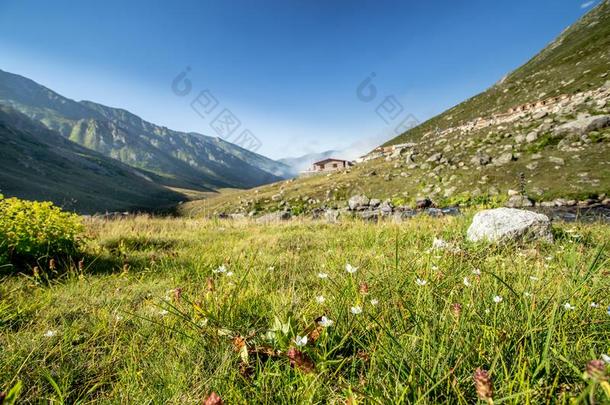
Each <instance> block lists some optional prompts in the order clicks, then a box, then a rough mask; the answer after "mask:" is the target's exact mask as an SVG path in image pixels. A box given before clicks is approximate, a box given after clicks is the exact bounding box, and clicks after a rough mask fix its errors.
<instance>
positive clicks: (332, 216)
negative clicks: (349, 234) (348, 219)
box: [324, 210, 340, 224]
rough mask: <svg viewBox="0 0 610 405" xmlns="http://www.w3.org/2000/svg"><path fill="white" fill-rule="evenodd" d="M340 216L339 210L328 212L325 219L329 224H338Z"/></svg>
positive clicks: (325, 213)
mask: <svg viewBox="0 0 610 405" xmlns="http://www.w3.org/2000/svg"><path fill="white" fill-rule="evenodd" d="M339 216H340V213H339V210H326V211H325V212H324V219H325V220H326V222H328V223H329V224H336V223H337V222H339Z"/></svg>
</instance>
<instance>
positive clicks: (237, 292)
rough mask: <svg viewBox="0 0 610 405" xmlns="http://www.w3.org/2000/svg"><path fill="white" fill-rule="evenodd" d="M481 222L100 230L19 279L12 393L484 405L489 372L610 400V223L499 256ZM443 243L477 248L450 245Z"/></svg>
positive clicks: (9, 359) (534, 388) (8, 351)
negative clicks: (438, 245)
mask: <svg viewBox="0 0 610 405" xmlns="http://www.w3.org/2000/svg"><path fill="white" fill-rule="evenodd" d="M470 219H471V215H470V214H467V215H465V216H464V217H446V218H438V219H434V218H424V217H421V218H416V219H414V220H410V221H407V222H405V223H403V224H400V225H396V224H390V223H384V224H378V225H372V224H365V223H361V222H351V221H348V222H344V223H340V224H335V225H330V224H324V223H315V222H310V221H303V222H300V221H292V222H289V223H283V224H277V225H268V226H257V225H253V224H250V223H247V222H243V223H240V222H231V221H220V220H219V221H214V220H191V219H154V218H148V217H144V216H142V217H136V218H133V219H126V220H121V221H106V222H103V221H99V222H97V221H94V222H90V223H89V224H88V233H89V241H88V245H87V251H88V256H87V257H86V258H85V261H84V266H81V267H82V269H81V270H78V269H76V267H78V266H77V265H73V266H71V267H73V269H72V270H69V271H67V272H66V273H64V274H62V275H56V276H55V277H53V278H52V279H50V280H49V279H46V278H44V277H35V276H32V275H23V274H22V275H5V276H3V278H2V283H1V284H0V347H1V348H2V350H0V390H7V389H8V388H10V387H12V386H14V385H15V384H16V383H17V382H18V381H21V382H22V387H23V388H22V391H21V401H22V402H38V401H40V400H44V401H53V402H67V403H74V402H77V401H81V402H84V403H91V402H116V403H119V402H121V403H163V402H168V403H202V401H203V400H204V399H205V398H206V397H208V395H209V394H210V393H211V392H212V391H214V392H216V393H217V394H218V395H219V396H220V397H221V398H222V399H223V400H224V402H225V403H227V404H237V403H311V402H316V403H326V402H328V403H346V402H347V403H357V402H359V403H401V402H415V401H417V400H419V401H420V402H421V403H441V402H450V403H474V402H476V400H477V399H476V398H477V394H476V392H475V385H474V383H473V373H474V372H475V370H476V369H477V368H479V367H480V368H482V369H485V370H488V371H489V373H490V376H491V380H492V381H493V388H494V394H493V397H494V400H495V403H515V404H522V403H528V402H530V403H546V402H559V403H563V402H568V401H569V399H570V398H578V399H579V400H580V401H585V400H590V399H591V398H595V397H596V398H597V399H598V400H599V401H600V402H604V401H605V402H608V401H610V392H608V391H606V392H605V393H604V387H605V389H606V390H608V383H607V382H600V381H601V380H602V379H603V378H601V377H600V376H598V377H600V378H598V382H596V381H595V380H593V379H590V378H589V379H588V378H585V376H586V375H585V374H583V372H584V370H585V367H586V366H587V363H588V362H589V361H591V360H594V359H600V358H602V357H603V355H607V354H610V346H609V343H608V342H609V341H610V314H609V313H608V305H609V304H610V301H609V297H608V290H609V287H610V277H609V275H610V268H609V267H608V263H609V261H608V257H609V253H610V252H609V248H608V246H607V244H605V243H607V242H608V240H610V227H609V226H608V225H603V224H589V225H585V224H562V223H556V224H554V232H555V239H556V241H555V243H554V244H545V243H542V242H540V243H534V244H528V245H527V246H522V245H511V246H505V247H485V246H476V245H471V244H468V243H466V242H465V240H464V235H465V231H466V228H467V226H468V225H469V223H470ZM435 237H436V238H443V239H444V240H447V241H451V242H452V243H453V244H454V247H455V248H458V249H449V250H433V249H432V244H433V240H434V238H435ZM75 260H77V259H75ZM347 264H350V265H351V266H353V268H357V270H355V271H354V272H352V273H350V272H348V271H346V267H347V268H348V269H350V270H353V268H352V267H350V266H346V265H347ZM322 316H325V318H321V317H322ZM305 336H307V341H306V342H305V339H304V338H303V337H305ZM604 384H605V385H604Z"/></svg>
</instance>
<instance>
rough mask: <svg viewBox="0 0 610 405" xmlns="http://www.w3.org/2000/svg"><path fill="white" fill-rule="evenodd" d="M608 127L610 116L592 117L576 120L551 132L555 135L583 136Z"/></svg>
mask: <svg viewBox="0 0 610 405" xmlns="http://www.w3.org/2000/svg"><path fill="white" fill-rule="evenodd" d="M608 126H610V115H593V116H591V117H585V118H578V119H576V120H574V121H570V122H566V123H565V124H563V125H560V126H558V127H557V128H555V130H554V131H553V132H554V133H555V135H558V136H559V135H569V134H575V135H584V134H587V133H589V132H591V131H597V130H598V129H602V128H606V127H608Z"/></svg>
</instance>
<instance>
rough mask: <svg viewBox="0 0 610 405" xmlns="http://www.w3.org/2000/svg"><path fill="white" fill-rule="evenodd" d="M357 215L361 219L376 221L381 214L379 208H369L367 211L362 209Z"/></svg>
mask: <svg viewBox="0 0 610 405" xmlns="http://www.w3.org/2000/svg"><path fill="white" fill-rule="evenodd" d="M358 216H359V217H360V218H362V219H364V220H365V221H377V220H378V219H379V217H380V216H381V211H379V210H369V211H362V212H359V213H358Z"/></svg>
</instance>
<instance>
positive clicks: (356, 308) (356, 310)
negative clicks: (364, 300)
mask: <svg viewBox="0 0 610 405" xmlns="http://www.w3.org/2000/svg"><path fill="white" fill-rule="evenodd" d="M351 311H352V314H354V315H358V314H361V313H362V308H361V307H359V306H358V305H356V306H353V307H352V308H351Z"/></svg>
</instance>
